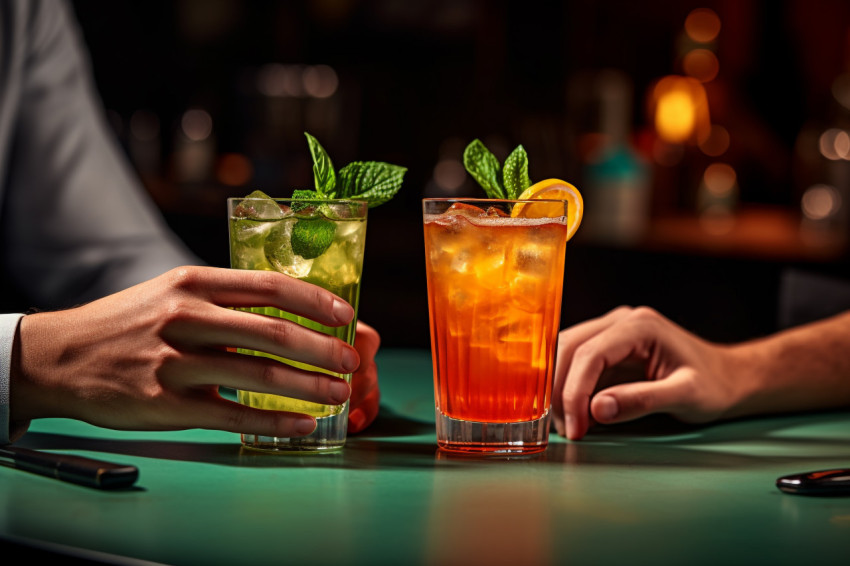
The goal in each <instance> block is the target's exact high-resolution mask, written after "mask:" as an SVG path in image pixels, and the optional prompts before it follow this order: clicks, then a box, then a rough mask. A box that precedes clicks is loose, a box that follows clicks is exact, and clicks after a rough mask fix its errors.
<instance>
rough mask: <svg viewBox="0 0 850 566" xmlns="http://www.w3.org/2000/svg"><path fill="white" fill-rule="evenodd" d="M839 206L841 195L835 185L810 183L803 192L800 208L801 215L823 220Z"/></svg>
mask: <svg viewBox="0 0 850 566" xmlns="http://www.w3.org/2000/svg"><path fill="white" fill-rule="evenodd" d="M840 206H841V195H839V194H838V191H837V190H835V187H831V186H829V185H812V186H811V187H809V188H808V189H806V191H805V192H804V193H803V198H802V199H800V208H801V209H802V210H803V215H804V216H805V217H806V218H809V219H811V220H823V219H825V218H829V217H830V216H832V215H833V214H835V213H836V212H837V211H838V209H839V207H840Z"/></svg>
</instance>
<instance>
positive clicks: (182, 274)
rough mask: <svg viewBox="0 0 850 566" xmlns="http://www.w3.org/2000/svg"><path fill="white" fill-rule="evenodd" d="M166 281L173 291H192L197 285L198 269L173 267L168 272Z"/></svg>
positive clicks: (195, 267) (188, 266)
mask: <svg viewBox="0 0 850 566" xmlns="http://www.w3.org/2000/svg"><path fill="white" fill-rule="evenodd" d="M168 279H169V281H170V283H171V286H172V287H174V288H175V289H187V290H188V289H192V288H194V287H196V286H197V285H198V281H199V279H200V269H199V268H198V267H197V266H191V265H184V266H180V267H175V268H173V269H171V270H170V271H169V272H168Z"/></svg>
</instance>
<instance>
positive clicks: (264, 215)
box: [227, 198, 368, 452]
mask: <svg viewBox="0 0 850 566" xmlns="http://www.w3.org/2000/svg"><path fill="white" fill-rule="evenodd" d="M227 207H228V218H229V227H230V266H231V267H232V268H234V269H258V270H274V271H279V272H281V273H284V274H286V275H289V276H291V277H295V278H297V279H300V280H302V281H306V282H308V283H313V284H315V285H318V286H320V287H322V288H324V289H327V290H329V291H331V292H333V293H334V294H336V295H337V296H339V297H341V298H342V299H344V300H345V301H347V302H348V303H349V304H350V305H351V306H352V307H354V312H355V317H354V320H352V321H351V323H350V324H347V325H345V326H341V327H329V326H324V325H321V324H318V323H316V322H314V321H311V320H308V319H306V318H303V317H300V316H295V315H293V314H290V313H287V312H284V311H281V310H279V309H276V308H272V307H252V308H249V309H243V310H248V311H250V312H254V313H257V314H263V315H268V316H278V317H282V318H286V319H288V320H292V321H295V322H297V323H298V324H301V325H304V326H306V327H308V328H311V329H314V330H318V331H321V332H324V333H326V334H330V335H332V336H336V337H337V338H340V339H341V340H344V341H346V342H347V343H348V344H350V345H353V344H354V336H355V328H356V326H357V315H356V313H357V306H358V301H359V296H360V278H361V275H362V272H363V256H364V246H365V243H366V213H367V209H368V204H367V203H366V202H363V201H352V200H329V201H303V200H302V201H293V200H292V199H268V198H231V199H228V201H227ZM239 352H240V353H243V354H250V355H256V356H265V357H268V358H273V359H276V360H278V361H280V362H282V363H287V364H290V365H293V366H295V367H299V368H302V369H308V370H310V371H320V372H324V373H331V372H328V371H325V370H322V369H320V368H316V367H313V366H309V365H307V364H303V363H299V362H296V361H293V360H287V359H284V358H280V357H277V356H274V355H271V354H267V353H264V352H257V351H254V350H246V349H239ZM331 375H335V376H337V377H340V378H342V379H344V380H346V381H347V382H348V383H351V374H335V373H331ZM237 395H238V400H239V402H240V403H242V404H245V405H248V406H251V407H255V408H260V409H272V410H278V411H290V412H295V413H306V414H308V415H311V416H313V417H316V421H317V426H316V429H315V430H314V431H313V432H312V433H311V434H309V435H308V436H304V437H292V438H278V437H265V436H258V435H250V434H243V435H242V444H243V445H245V446H246V447H249V448H256V449H262V450H276V451H299V452H303V451H327V450H336V449H339V448H342V446H343V445H344V444H345V439H346V434H347V428H348V401H346V402H345V403H343V404H342V405H323V404H319V403H313V402H310V401H303V400H300V399H292V398H288V397H282V396H279V395H271V394H267V393H255V392H251V391H241V390H240V391H238V392H237Z"/></svg>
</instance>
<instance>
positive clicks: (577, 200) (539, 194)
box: [511, 179, 584, 240]
mask: <svg viewBox="0 0 850 566" xmlns="http://www.w3.org/2000/svg"><path fill="white" fill-rule="evenodd" d="M537 199H546V200H565V201H567V240H569V239H570V238H572V237H573V235H574V234H575V233H576V230H578V227H579V225H580V224H581V217H582V215H583V214H584V200H582V198H581V193H580V192H579V190H578V189H577V188H575V186H573V185H572V184H570V183H568V182H566V181H562V180H561V179H546V180H545V181H540V182H539V183H534V184H533V185H531V186H530V187H528V188H527V189H525V190H524V191H523V192H522V194H521V195H519V198H518V200H537ZM562 215H563V208H562V207H561V206H560V205H557V204H555V203H546V202H541V203H530V202H527V203H519V204H517V205H516V206H514V208H513V210H512V211H511V216H513V217H514V218H547V217H552V216H562Z"/></svg>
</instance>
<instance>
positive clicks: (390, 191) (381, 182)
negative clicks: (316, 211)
mask: <svg viewBox="0 0 850 566" xmlns="http://www.w3.org/2000/svg"><path fill="white" fill-rule="evenodd" d="M405 172H407V169H406V168H404V167H399V166H398V165H391V164H390V163H382V162H380V161H354V162H352V163H349V164H348V165H346V166H345V167H343V168H342V169H340V171H339V177H338V178H337V194H339V195H340V198H351V199H356V200H365V201H368V202H369V208H374V207H376V206H378V205H380V204H384V203H385V202H387V201H388V200H390V199H392V198H393V197H394V196H395V194H396V193H397V192H398V190H399V189H400V188H401V183H402V180H403V179H404V174H405Z"/></svg>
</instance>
